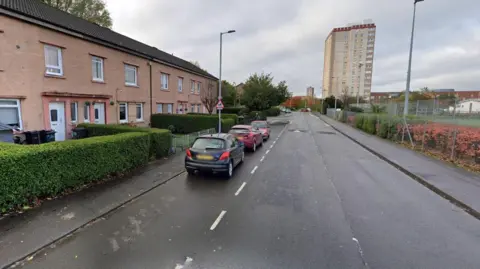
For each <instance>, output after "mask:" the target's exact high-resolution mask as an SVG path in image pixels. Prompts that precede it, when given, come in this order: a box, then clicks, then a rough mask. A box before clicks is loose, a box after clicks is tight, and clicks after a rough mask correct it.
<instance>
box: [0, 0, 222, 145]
mask: <svg viewBox="0 0 480 269" xmlns="http://www.w3.org/2000/svg"><path fill="white" fill-rule="evenodd" d="M216 80H217V79H216V78H215V77H214V76H213V75H211V74H209V73H208V72H206V71H204V70H202V69H201V68H199V67H197V66H195V65H194V64H191V63H190V62H188V61H185V60H183V59H180V58H178V57H175V56H173V55H171V54H168V53H166V52H164V51H161V50H158V49H157V48H155V47H152V46H149V45H146V44H144V43H141V42H138V41H136V40H133V39H131V38H129V37H126V36H124V35H121V34H119V33H116V32H114V31H112V30H110V29H107V28H104V27H101V26H99V25H96V24H93V23H90V22H88V21H86V20H83V19H80V18H77V17H75V16H72V15H70V14H68V13H66V12H63V11H60V10H58V9H55V8H52V7H50V6H48V5H45V4H43V3H41V2H40V1H33V0H0V123H3V124H7V125H9V126H14V125H17V126H19V127H20V128H22V129H24V130H40V129H54V130H55V131H56V132H57V133H56V139H57V140H64V139H68V138H69V137H70V135H71V129H72V128H73V127H74V126H75V125H76V124H78V123H82V122H90V123H131V122H134V123H136V124H139V125H148V124H149V121H150V115H151V114H152V113H186V112H187V111H194V112H200V113H206V112H207V111H206V109H205V107H204V106H203V105H202V102H201V98H200V95H201V92H202V90H204V89H205V88H206V87H207V85H209V84H210V85H211V84H212V83H214V81H216Z"/></svg>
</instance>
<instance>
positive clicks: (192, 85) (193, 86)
mask: <svg viewBox="0 0 480 269" xmlns="http://www.w3.org/2000/svg"><path fill="white" fill-rule="evenodd" d="M190 82H191V89H190V93H195V80H193V79H192V80H191V81H190Z"/></svg>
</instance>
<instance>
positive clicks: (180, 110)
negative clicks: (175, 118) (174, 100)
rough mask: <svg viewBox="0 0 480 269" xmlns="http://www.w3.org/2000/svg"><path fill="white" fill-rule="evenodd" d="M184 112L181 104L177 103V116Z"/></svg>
mask: <svg viewBox="0 0 480 269" xmlns="http://www.w3.org/2000/svg"><path fill="white" fill-rule="evenodd" d="M184 111H185V110H184V109H183V104H182V103H178V104H177V114H183V112H184Z"/></svg>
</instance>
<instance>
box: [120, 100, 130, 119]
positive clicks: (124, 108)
mask: <svg viewBox="0 0 480 269" xmlns="http://www.w3.org/2000/svg"><path fill="white" fill-rule="evenodd" d="M119 106H120V108H119V112H120V115H119V120H120V122H128V105H127V103H120V104H119Z"/></svg>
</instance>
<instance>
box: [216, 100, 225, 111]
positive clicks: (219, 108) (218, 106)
mask: <svg viewBox="0 0 480 269" xmlns="http://www.w3.org/2000/svg"><path fill="white" fill-rule="evenodd" d="M223 108H224V106H223V103H222V100H218V103H217V110H222V109H223Z"/></svg>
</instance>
